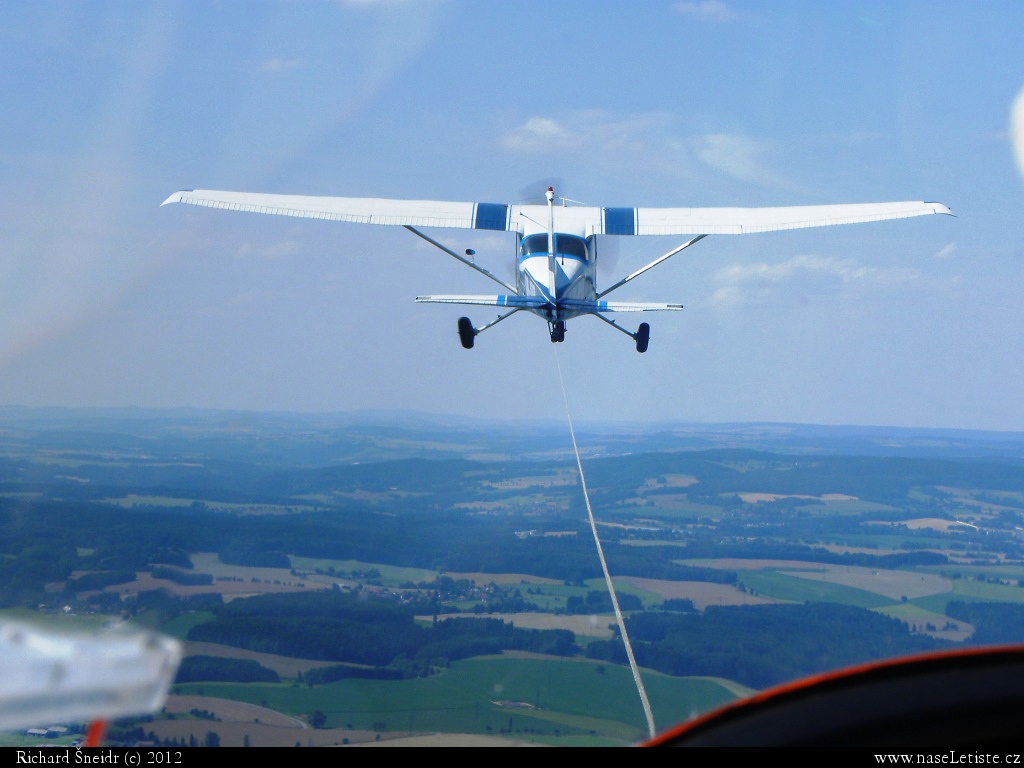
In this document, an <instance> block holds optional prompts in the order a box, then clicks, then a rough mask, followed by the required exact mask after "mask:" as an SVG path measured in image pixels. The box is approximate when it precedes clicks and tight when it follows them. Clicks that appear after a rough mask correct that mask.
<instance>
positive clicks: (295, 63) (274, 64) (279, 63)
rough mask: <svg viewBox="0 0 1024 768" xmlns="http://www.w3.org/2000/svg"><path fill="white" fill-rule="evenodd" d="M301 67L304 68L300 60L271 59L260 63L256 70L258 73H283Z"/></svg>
mask: <svg viewBox="0 0 1024 768" xmlns="http://www.w3.org/2000/svg"><path fill="white" fill-rule="evenodd" d="M302 66H304V62H303V61H302V60H301V59H279V58H273V59H267V60H266V61H263V62H260V65H259V67H258V69H259V71H260V72H285V71H287V70H289V69H298V68H300V67H302Z"/></svg>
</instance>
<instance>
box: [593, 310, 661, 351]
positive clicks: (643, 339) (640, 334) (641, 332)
mask: <svg viewBox="0 0 1024 768" xmlns="http://www.w3.org/2000/svg"><path fill="white" fill-rule="evenodd" d="M593 315H594V317H596V318H597V319H598V320H603V321H604V322H606V323H608V325H610V326H611V327H612V328H614V329H615V330H616V331H618V332H619V333H624V334H626V335H627V336H629V338H631V339H632V340H633V341H635V342H636V351H637V352H640V353H644V352H646V351H647V345H648V344H650V342H651V326H649V325H648V324H647V323H640V327H639V328H637V329H636V333H630V332H629V331H627V330H626V329H625V328H623V327H622V326H621V325H619V324H618V323H616V322H615V321H614V320H609V319H608V318H607V317H605V316H604V315H601V314H599V313H597V312H594V313H593Z"/></svg>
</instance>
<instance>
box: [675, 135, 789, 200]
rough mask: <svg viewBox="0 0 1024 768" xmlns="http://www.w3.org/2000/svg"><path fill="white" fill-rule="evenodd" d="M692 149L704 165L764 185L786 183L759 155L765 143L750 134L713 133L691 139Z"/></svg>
mask: <svg viewBox="0 0 1024 768" xmlns="http://www.w3.org/2000/svg"><path fill="white" fill-rule="evenodd" d="M691 145H692V147H693V152H694V154H695V155H696V156H697V159H698V160H700V161H701V162H702V163H704V164H705V165H707V166H709V167H711V168H714V169H716V170H719V171H722V172H724V173H726V174H728V175H729V176H733V177H735V178H737V179H741V180H743V181H749V182H753V183H755V184H759V185H761V186H765V187H776V186H782V187H785V186H789V185H788V183H787V182H786V181H785V180H784V179H783V178H782V177H781V176H779V175H778V174H776V173H775V172H774V171H772V170H771V169H770V168H769V167H768V166H767V165H766V164H765V163H764V162H762V160H761V158H762V157H763V156H764V155H765V154H767V151H768V149H769V148H768V145H767V144H765V143H764V142H761V141H758V140H756V139H752V138H750V137H749V136H743V135H739V134H728V133H712V134H706V135H704V136H697V137H694V138H693V139H692V140H691Z"/></svg>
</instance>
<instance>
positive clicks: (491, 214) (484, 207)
mask: <svg viewBox="0 0 1024 768" xmlns="http://www.w3.org/2000/svg"><path fill="white" fill-rule="evenodd" d="M473 229H497V230H501V231H505V230H506V229H508V206H507V205H502V204H500V203H477V204H476V213H475V216H474V217H473Z"/></svg>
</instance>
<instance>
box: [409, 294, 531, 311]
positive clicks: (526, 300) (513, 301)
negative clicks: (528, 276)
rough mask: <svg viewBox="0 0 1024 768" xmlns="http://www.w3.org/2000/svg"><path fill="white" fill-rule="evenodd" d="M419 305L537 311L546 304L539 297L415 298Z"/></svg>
mask: <svg viewBox="0 0 1024 768" xmlns="http://www.w3.org/2000/svg"><path fill="white" fill-rule="evenodd" d="M416 301H417V302H419V303H420V304H476V305H481V306H486V307H515V308H516V309H538V308H542V307H545V306H547V304H548V302H547V301H545V300H544V299H542V298H541V297H539V296H514V295H502V296H458V295H455V296H417V297H416Z"/></svg>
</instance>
